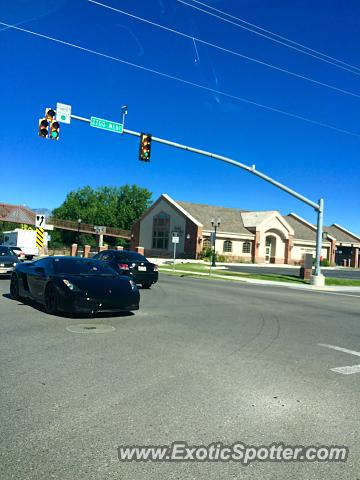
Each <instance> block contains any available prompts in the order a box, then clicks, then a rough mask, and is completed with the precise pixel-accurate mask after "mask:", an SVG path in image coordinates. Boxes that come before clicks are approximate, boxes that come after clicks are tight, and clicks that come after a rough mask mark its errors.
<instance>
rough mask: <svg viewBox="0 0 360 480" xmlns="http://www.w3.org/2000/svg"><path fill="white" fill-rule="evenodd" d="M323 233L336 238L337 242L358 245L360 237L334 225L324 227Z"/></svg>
mask: <svg viewBox="0 0 360 480" xmlns="http://www.w3.org/2000/svg"><path fill="white" fill-rule="evenodd" d="M324 231H325V232H327V233H329V234H330V235H331V236H332V237H334V238H336V241H337V242H343V243H360V237H358V236H356V235H355V234H354V233H352V232H349V230H346V229H345V228H344V227H342V226H341V225H338V224H336V223H334V224H333V225H331V226H330V227H324Z"/></svg>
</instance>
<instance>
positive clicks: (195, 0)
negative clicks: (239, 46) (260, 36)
mask: <svg viewBox="0 0 360 480" xmlns="http://www.w3.org/2000/svg"><path fill="white" fill-rule="evenodd" d="M192 1H193V2H194V3H198V4H199V5H203V6H204V7H207V8H209V9H210V10H214V11H216V12H218V13H221V14H222V15H226V16H227V17H230V18H233V19H235V20H238V21H239V22H242V23H244V24H245V25H250V26H251V27H255V28H257V29H258V30H260V31H262V32H265V33H269V34H270V35H273V36H274V37H277V38H281V39H282V40H285V41H286V42H289V43H292V44H293V45H297V46H298V47H301V48H303V49H305V50H308V51H310V52H313V53H316V54H317V55H321V56H323V57H326V58H329V59H330V60H333V61H335V62H339V63H342V64H343V65H346V66H347V67H351V68H354V69H355V70H358V71H360V68H359V67H356V66H355V65H351V64H350V63H347V62H344V61H343V60H339V59H338V58H335V57H331V56H330V55H327V54H326V53H323V52H320V51H318V50H314V49H313V48H310V47H307V46H306V45H303V44H302V43H299V42H295V41H294V40H291V39H290V38H287V37H284V36H282V35H279V34H278V33H275V32H272V31H271V30H266V28H263V27H259V26H258V25H256V24H254V23H250V22H248V21H246V20H244V19H242V18H239V17H235V16H234V15H230V13H227V12H223V11H222V10H219V9H217V8H215V7H212V6H210V5H208V4H206V3H203V2H200V1H199V0H192ZM184 3H185V2H184ZM304 53H305V52H304ZM319 60H321V59H319Z"/></svg>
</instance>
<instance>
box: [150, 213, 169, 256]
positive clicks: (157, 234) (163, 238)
mask: <svg viewBox="0 0 360 480" xmlns="http://www.w3.org/2000/svg"><path fill="white" fill-rule="evenodd" d="M169 233H170V215H168V214H167V213H165V212H160V213H158V214H157V215H155V216H154V218H153V235H152V248H154V249H163V250H167V249H168V248H169Z"/></svg>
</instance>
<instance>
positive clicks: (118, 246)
mask: <svg viewBox="0 0 360 480" xmlns="http://www.w3.org/2000/svg"><path fill="white" fill-rule="evenodd" d="M116 250H124V247H122V246H121V245H117V247H116Z"/></svg>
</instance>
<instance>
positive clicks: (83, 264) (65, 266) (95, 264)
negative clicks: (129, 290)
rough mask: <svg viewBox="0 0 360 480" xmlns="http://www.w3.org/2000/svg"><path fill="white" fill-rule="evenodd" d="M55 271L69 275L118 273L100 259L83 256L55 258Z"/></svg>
mask: <svg viewBox="0 0 360 480" xmlns="http://www.w3.org/2000/svg"><path fill="white" fill-rule="evenodd" d="M54 270H55V273H58V274H61V273H64V274H69V275H106V276H108V275H118V274H117V273H116V272H115V270H113V269H112V268H110V267H108V266H107V265H106V264H104V263H102V262H99V261H98V260H90V259H89V260H87V259H82V258H78V259H76V258H55V259H54Z"/></svg>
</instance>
